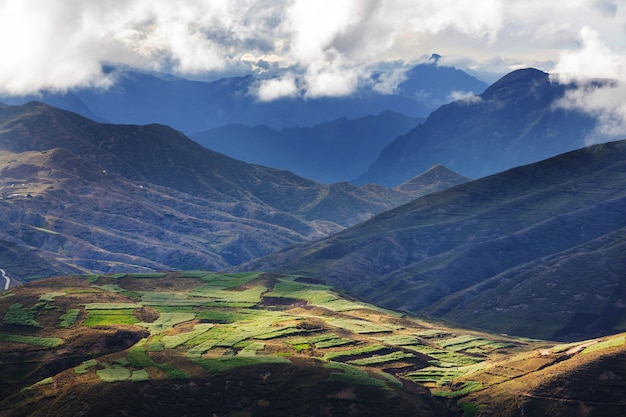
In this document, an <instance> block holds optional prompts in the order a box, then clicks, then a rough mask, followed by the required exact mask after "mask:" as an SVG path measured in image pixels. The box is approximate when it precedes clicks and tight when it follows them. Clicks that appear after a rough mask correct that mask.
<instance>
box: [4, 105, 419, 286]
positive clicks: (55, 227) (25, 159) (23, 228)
mask: <svg viewBox="0 0 626 417" xmlns="http://www.w3.org/2000/svg"><path fill="white" fill-rule="evenodd" d="M0 161H2V165H1V166H2V180H3V183H2V184H0V187H3V190H4V192H5V196H4V197H6V198H3V199H2V200H0V204H1V205H2V206H3V207H4V213H6V214H5V220H4V221H0V224H2V225H3V229H2V238H4V239H5V240H9V241H12V242H14V243H17V244H20V245H24V247H25V248H29V250H35V251H41V252H40V253H41V254H44V255H45V257H47V258H49V259H51V260H55V262H59V263H61V264H63V265H65V266H64V267H63V268H61V269H60V270H59V272H63V271H68V270H76V269H77V268H78V269H79V270H83V271H90V270H95V271H103V272H106V271H108V272H111V271H120V270H124V269H125V268H127V269H126V270H127V271H131V272H132V271H137V270H143V269H146V268H147V269H172V268H173V269H221V268H226V267H228V266H232V265H234V264H237V263H240V262H242V261H244V260H248V259H251V258H253V257H256V256H259V255H261V254H266V253H269V252H271V251H273V250H276V249H278V248H280V247H283V246H285V245H288V244H291V243H295V242H298V241H303V240H306V239H311V238H314V237H320V236H324V235H327V234H329V233H332V232H334V231H337V230H340V229H342V228H344V227H346V226H348V225H350V224H354V223H356V222H358V221H361V220H364V219H366V218H369V217H370V216H371V215H373V214H374V213H376V212H379V211H381V210H384V209H386V208H389V207H391V206H394V205H396V204H399V203H401V202H404V201H406V200H408V199H409V198H410V196H409V195H407V194H406V193H404V194H403V193H399V192H395V191H392V190H387V189H385V188H383V187H380V186H375V185H369V186H367V187H361V188H357V187H355V186H353V185H350V184H348V183H338V184H331V185H322V184H319V183H316V182H315V181H312V180H309V179H305V178H302V177H298V176H296V175H295V174H293V173H290V172H287V171H280V170H276V169H272V168H266V167H262V166H259V165H250V164H246V163H244V162H241V161H237V160H234V159H232V158H228V157H227V156H225V155H221V154H218V153H216V152H213V151H211V150H208V149H206V148H204V147H202V146H201V145H199V144H197V143H196V142H194V141H192V140H191V139H189V138H187V137H186V136H184V135H183V134H182V133H180V132H178V131H175V130H174V129H172V128H170V127H166V126H163V125H157V124H152V125H145V126H138V125H112V124H101V123H98V122H94V121H91V120H89V119H86V118H83V117H82V116H79V115H76V114H74V113H71V112H66V111H64V110H59V109H55V108H52V107H50V106H47V105H45V104H41V103H37V102H30V103H28V104H26V105H24V106H21V107H14V106H2V107H0ZM68 268H69V269H68ZM9 273H11V274H12V276H15V277H20V275H21V273H20V271H19V270H10V271H9ZM48 274H49V272H46V275H48ZM31 276H32V275H30V272H29V275H26V277H31ZM34 276H38V274H34Z"/></svg>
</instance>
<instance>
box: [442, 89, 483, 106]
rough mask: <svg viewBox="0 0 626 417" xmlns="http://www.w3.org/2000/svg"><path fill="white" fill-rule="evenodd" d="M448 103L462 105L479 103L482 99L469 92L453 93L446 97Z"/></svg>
mask: <svg viewBox="0 0 626 417" xmlns="http://www.w3.org/2000/svg"><path fill="white" fill-rule="evenodd" d="M448 100H449V101H462V102H464V103H467V104H470V103H479V102H481V101H482V99H481V98H480V97H479V96H477V95H475V94H474V93H472V92H471V91H453V92H451V93H450V95H449V97H448Z"/></svg>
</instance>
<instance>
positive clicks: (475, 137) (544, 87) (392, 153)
mask: <svg viewBox="0 0 626 417" xmlns="http://www.w3.org/2000/svg"><path fill="white" fill-rule="evenodd" d="M568 88H571V86H565V85H562V84H558V83H554V82H552V81H551V80H550V78H549V75H548V74H546V73H544V72H541V71H538V70H535V69H523V70H517V71H514V72H512V73H510V74H508V75H506V76H504V77H503V78H502V79H500V80H499V81H497V82H496V83H494V84H493V85H491V86H490V87H489V88H487V89H486V90H485V91H484V92H483V93H482V94H480V95H478V96H476V97H474V98H472V99H465V100H459V101H455V102H452V103H450V104H446V105H444V106H441V107H440V108H439V109H437V110H436V111H434V112H433V113H431V115H430V116H429V117H428V118H427V119H426V121H425V122H424V123H422V124H420V125H418V126H417V127H415V129H413V130H411V131H410V132H408V133H407V134H405V135H402V136H400V137H398V138H397V139H396V140H395V141H394V142H392V143H391V144H389V145H388V146H387V147H386V148H385V149H384V150H383V151H382V152H381V154H380V156H379V158H378V159H377V160H376V161H375V162H374V163H373V164H372V165H371V166H370V167H369V169H368V170H367V172H366V173H364V174H363V175H362V176H361V177H360V178H359V180H358V183H359V184H364V183H367V182H374V183H378V184H382V185H385V186H388V187H393V186H395V185H397V184H400V183H401V182H404V181H406V180H407V179H409V178H411V177H413V176H415V175H416V174H418V173H420V172H423V171H425V170H427V169H428V168H430V167H431V166H433V165H436V164H443V165H445V166H447V167H449V168H450V169H452V170H454V171H456V172H458V173H460V174H462V175H465V176H468V177H471V178H480V177H484V176H486V175H491V174H494V173H497V172H501V171H504V170H507V169H510V168H513V167H516V166H520V165H524V164H529V163H533V162H537V161H540V160H543V159H546V158H550V157H552V156H555V155H558V154H560V153H563V152H567V151H571V150H574V149H578V148H581V147H583V146H584V144H585V138H586V137H587V135H588V134H589V133H590V132H591V131H592V130H593V128H594V126H595V119H593V118H592V117H591V116H589V115H587V114H584V113H582V112H577V111H574V110H566V109H563V108H561V107H558V106H557V105H556V101H557V100H558V99H560V98H561V97H563V95H564V93H565V91H566V90H567V89H568Z"/></svg>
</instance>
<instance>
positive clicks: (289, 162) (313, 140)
mask: <svg viewBox="0 0 626 417" xmlns="http://www.w3.org/2000/svg"><path fill="white" fill-rule="evenodd" d="M422 120H423V119H416V118H412V117H409V116H406V115H404V114H401V113H394V112H390V111H386V112H383V113H380V114H378V115H374V116H365V117H360V118H357V119H353V120H349V119H347V118H341V119H337V120H333V121H331V122H326V123H321V124H318V125H315V126H311V127H293V128H285V129H282V130H276V129H272V128H271V127H268V126H254V127H250V126H245V125H241V124H237V125H225V126H220V127H216V128H214V129H211V130H207V131H204V132H200V133H197V134H194V135H191V138H192V139H193V140H195V141H196V142H198V143H200V144H201V145H204V146H206V147H207V148H209V149H213V150H215V151H217V152H221V153H223V154H226V155H228V156H231V157H233V158H236V159H241V160H242V161H246V162H249V163H254V164H260V165H265V166H270V167H274V168H280V169H286V170H289V171H292V172H294V173H296V174H298V175H301V176H303V177H305V178H311V179H314V180H316V181H319V182H322V183H327V184H328V183H333V182H339V181H349V180H354V179H356V178H357V177H358V176H359V175H361V174H362V173H363V172H365V171H366V170H367V169H368V168H369V165H370V164H371V163H372V161H375V160H376V158H377V157H378V155H379V154H380V152H381V151H382V150H383V148H384V147H385V146H387V145H388V144H390V143H391V142H392V141H393V140H394V139H395V138H397V137H398V136H400V135H402V134H404V133H406V132H408V131H409V130H411V129H412V128H414V127H415V126H417V124H418V123H419V122H421V121H422Z"/></svg>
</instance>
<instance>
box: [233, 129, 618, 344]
mask: <svg viewBox="0 0 626 417" xmlns="http://www.w3.org/2000/svg"><path fill="white" fill-rule="evenodd" d="M625 232H626V141H621V142H612V143H607V144H602V145H596V146H593V147H589V148H585V149H581V150H578V151H573V152H570V153H566V154H562V155H559V156H557V157H554V158H550V159H547V160H545V161H541V162H538V163H535V164H531V165H526V166H523V167H519V168H515V169H511V170H509V171H506V172H503V173H500V174H496V175H493V176H490V177H486V178H482V179H479V180H476V181H471V182H467V183H464V184H461V185H458V186H455V187H453V188H450V189H448V190H445V191H442V192H438V193H433V194H429V195H427V196H424V197H421V198H418V199H417V200H414V201H412V202H410V203H407V204H405V205H403V206H400V207H398V208H396V209H392V210H390V211H387V212H384V213H381V214H380V215H377V216H375V217H374V218H372V219H371V220H369V221H366V222H364V223H361V224H359V225H356V226H354V227H351V228H349V229H347V230H345V231H342V232H339V233H337V234H336V235H333V236H331V237H328V238H326V239H321V240H319V241H315V242H312V243H308V244H302V245H298V246H296V247H294V248H291V249H288V250H285V251H281V252H278V253H276V254H273V255H270V256H268V257H266V258H263V259H261V260H256V261H252V262H250V263H249V264H246V265H245V266H244V268H245V269H251V270H269V271H280V272H283V273H298V274H303V275H306V276H311V277H316V278H323V279H325V280H327V281H328V282H330V283H332V284H333V285H336V286H337V287H339V288H343V289H346V290H349V291H350V292H351V293H352V294H355V295H357V296H359V297H362V298H363V299H365V300H368V301H370V302H373V303H376V304H378V305H382V306H385V307H387V308H392V309H396V310H405V311H410V312H414V313H422V314H423V313H428V314H432V315H433V316H434V317H439V318H444V319H448V320H452V321H455V322H456V323H461V324H463V325H467V326H475V327H479V328H482V329H488V330H491V331H495V332H501V333H508V334H515V335H523V336H528V337H536V338H544V339H552V338H554V339H559V340H576V339H580V338H588V337H596V336H600V335H605V334H611V333H615V332H619V331H623V330H624V329H626V309H625V308H624V306H625V305H626V304H625V302H624V301H625V300H626V282H625V281H624V279H625V277H624V274H623V271H624V270H625V268H626V264H625V263H624V262H625V260H626V257H625V256H624V253H626V252H625V251H626V246H625V245H626V240H625V238H626V234H625Z"/></svg>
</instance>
